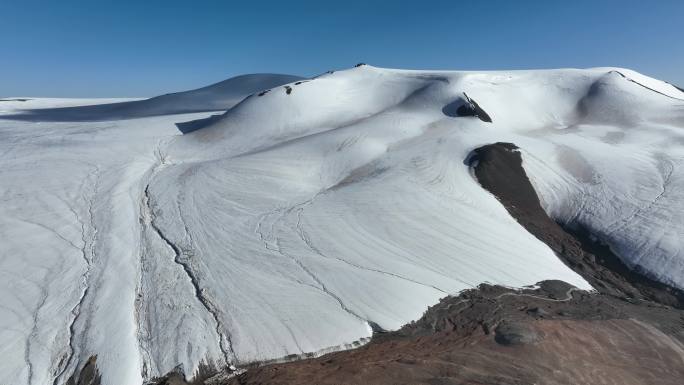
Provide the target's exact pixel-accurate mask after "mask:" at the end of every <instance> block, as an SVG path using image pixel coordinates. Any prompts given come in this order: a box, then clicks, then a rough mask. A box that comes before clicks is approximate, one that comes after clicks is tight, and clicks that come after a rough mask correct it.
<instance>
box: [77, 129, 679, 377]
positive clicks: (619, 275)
mask: <svg viewBox="0 0 684 385" xmlns="http://www.w3.org/2000/svg"><path fill="white" fill-rule="evenodd" d="M472 155H473V156H471V157H470V158H469V160H470V161H471V162H473V163H472V166H473V168H474V171H475V175H476V176H477V178H478V180H479V182H480V183H481V184H482V186H483V187H484V188H485V189H487V190H488V191H490V192H491V193H492V194H494V195H495V196H496V197H497V198H498V199H499V201H500V202H501V203H502V204H503V205H504V206H505V207H506V209H507V210H508V211H509V213H510V214H511V215H512V216H513V217H514V218H516V219H517V220H518V222H519V223H520V224H521V225H522V226H523V227H525V228H526V229H527V230H528V231H529V232H530V233H531V234H533V235H535V236H536V237H537V238H539V239H540V240H541V241H543V242H545V243H546V244H547V245H549V247H551V249H553V250H554V251H555V252H556V253H557V254H558V256H559V257H560V258H561V259H562V260H563V261H564V262H565V263H567V264H568V266H570V267H571V268H573V269H574V270H575V271H577V272H578V273H579V274H581V275H582V276H583V277H584V278H585V279H586V280H587V281H589V282H590V283H591V284H592V285H593V286H594V287H595V288H596V289H597V292H591V293H589V292H583V291H579V290H577V289H575V288H573V287H572V286H570V285H569V284H567V283H565V282H561V281H544V282H541V283H539V284H538V285H537V286H536V287H529V288H525V289H519V290H518V289H511V288H504V287H500V286H492V285H486V284H483V285H481V286H480V287H478V288H477V289H472V290H467V291H465V292H462V293H461V294H460V295H458V296H451V297H446V298H443V299H442V300H441V301H440V302H439V303H438V304H436V305H435V306H433V307H431V308H429V309H428V310H427V311H426V313H425V314H424V315H423V317H422V318H421V319H419V320H418V321H416V322H414V323H411V324H409V325H406V326H404V327H403V328H402V329H400V330H398V331H394V332H390V333H379V334H376V335H375V336H374V337H373V339H372V341H371V342H369V343H368V344H366V345H364V346H362V347H360V348H357V349H354V350H348V351H342V352H336V353H331V354H327V355H325V356H322V357H318V358H313V359H306V360H300V361H294V362H287V363H278V364H269V365H251V366H250V367H246V368H245V367H243V368H240V373H241V374H237V375H233V376H232V377H230V378H227V375H229V373H227V372H226V371H221V370H216V369H213V370H212V369H210V368H209V369H208V368H204V369H203V372H202V373H200V374H198V376H197V378H196V379H195V380H194V381H193V382H192V384H197V385H202V384H205V385H211V384H213V385H226V384H491V385H494V384H507V385H516V384H620V385H622V384H644V385H651V384H672V385H675V384H676V385H680V384H682V383H684V382H683V379H684V311H682V310H681V309H682V308H683V307H684V306H683V305H684V300H683V299H684V295H682V292H681V291H679V290H676V289H674V288H671V287H668V286H666V285H663V284H661V283H659V282H656V281H653V280H651V279H649V278H647V277H644V276H642V275H640V274H638V273H636V272H632V271H630V270H629V269H627V268H626V267H625V265H624V264H622V262H621V261H620V259H619V258H618V256H616V255H614V254H613V253H612V252H611V251H610V249H609V248H608V247H605V246H602V245H599V244H595V243H593V242H591V241H590V240H589V239H590V234H587V233H586V231H584V230H583V229H582V228H581V226H576V227H574V229H568V228H564V227H563V226H561V225H559V224H557V223H556V222H555V221H553V219H551V218H549V217H548V216H547V215H546V213H545V212H544V210H543V209H542V208H541V206H540V204H539V199H538V197H537V194H536V192H535V191H534V189H533V187H532V185H531V184H530V182H529V180H528V178H527V176H526V174H525V171H524V169H523V168H522V162H521V157H520V153H519V152H518V151H517V149H516V147H515V146H514V145H513V144H510V143H496V144H492V145H488V146H483V147H481V148H479V149H477V150H475V151H474V153H473V154H472ZM331 332H334V331H331ZM84 372H86V371H85V370H84ZM217 372H218V374H217V375H214V376H213V377H212V376H211V375H212V374H213V373H217ZM78 384H81V382H78ZM83 384H88V385H91V384H92V385H94V383H83ZM151 384H158V385H161V384H164V385H185V384H186V382H185V381H184V380H183V376H182V374H181V373H170V374H169V375H167V376H165V377H163V378H159V379H156V380H154V381H152V382H151Z"/></svg>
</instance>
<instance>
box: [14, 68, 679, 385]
mask: <svg viewBox="0 0 684 385" xmlns="http://www.w3.org/2000/svg"><path fill="white" fill-rule="evenodd" d="M298 83H299V84H295V83H290V84H289V85H287V86H286V87H281V86H278V87H276V88H273V89H272V90H271V91H270V92H267V93H265V94H262V95H261V96H259V94H258V93H257V94H253V95H252V96H249V97H247V98H246V99H245V100H243V101H242V102H240V103H239V104H237V105H236V106H235V107H233V108H231V109H230V110H228V111H227V112H226V113H225V114H223V115H222V116H220V117H215V118H213V119H209V120H207V121H206V123H204V124H199V125H196V126H195V127H194V128H193V130H194V131H192V132H188V133H187V134H185V135H181V133H180V132H179V130H178V128H177V127H176V123H182V122H186V121H194V120H199V119H202V118H206V117H207V116H208V114H206V113H204V114H201V113H196V114H186V115H162V116H156V117H145V118H135V119H127V120H109V121H101V122H63V121H60V122H51V121H45V120H50V119H48V115H49V113H46V114H43V115H40V114H39V116H44V117H46V118H45V119H43V120H41V119H38V120H36V119H28V120H27V119H19V118H17V117H16V115H17V114H22V113H23V112H22V110H26V109H35V108H46V109H48V108H49V109H52V108H54V107H65V106H69V105H82V104H85V102H84V101H69V100H55V99H33V100H28V101H25V102H20V101H0V118H3V117H4V119H2V120H0V166H1V167H0V180H2V183H1V184H0V245H1V246H0V274H1V275H2V280H0V292H1V293H2V296H1V297H0V307H1V308H2V312H0V358H2V359H0V383H3V384H4V383H8V384H36V385H42V384H51V383H54V384H55V385H59V384H64V383H65V382H66V380H67V379H68V377H69V376H70V375H71V374H72V373H73V372H74V371H77V370H78V369H79V368H81V367H82V366H83V364H84V363H85V362H86V361H87V360H88V358H89V357H91V356H93V355H97V366H98V369H99V370H100V372H101V374H102V382H103V384H107V385H114V384H140V383H143V382H144V381H145V380H147V379H150V378H152V377H154V376H159V375H163V374H165V373H167V372H169V371H170V370H173V369H174V368H177V367H178V368H180V369H181V370H183V371H184V373H186V375H187V376H192V374H193V373H194V372H195V371H196V370H197V368H198V365H199V364H200V362H202V361H204V362H211V363H213V364H216V365H226V364H228V365H230V364H232V365H235V366H240V365H244V364H247V363H250V362H253V361H260V360H269V359H279V358H283V357H286V356H288V355H301V354H304V353H311V352H322V351H327V350H332V349H341V348H345V347H349V346H351V344H353V343H358V342H359V341H363V340H364V339H367V338H368V337H370V336H371V335H372V332H373V330H374V329H385V330H390V329H396V328H399V327H400V326H401V325H403V324H405V323H407V322H410V321H411V320H414V319H417V318H418V317H420V315H421V314H422V313H423V311H425V309H426V308H427V306H429V305H432V304H434V303H436V302H437V301H438V299H439V298H441V297H443V296H445V295H448V294H454V293H457V292H459V291H461V290H463V289H467V288H470V287H473V286H476V285H478V284H479V283H482V282H492V283H497V284H502V285H508V286H522V285H528V284H533V283H535V282H538V281H540V280H544V279H561V280H564V281H567V282H569V283H571V284H573V285H576V286H578V287H580V288H583V289H589V288H590V287H589V285H588V284H587V283H586V282H585V281H584V280H583V279H582V278H581V277H579V276H578V275H577V274H576V273H574V272H573V271H571V270H570V269H569V268H567V267H566V266H565V265H564V264H563V263H562V262H561V261H560V260H559V259H558V258H557V257H556V256H555V255H554V254H553V252H552V251H551V250H550V249H549V248H548V247H547V246H546V245H544V244H543V243H541V242H540V241H538V240H537V239H536V238H534V237H533V236H532V235H530V234H529V233H527V232H526V231H525V230H524V229H523V228H522V227H521V226H519V225H518V223H517V222H516V221H515V220H514V219H512V218H511V217H510V216H509V215H508V214H507V212H506V210H505V209H504V208H503V206H501V205H500V204H499V202H498V201H497V200H496V199H495V198H494V197H493V196H492V195H490V194H489V193H487V192H486V191H485V190H483V189H482V188H481V187H480V186H479V184H478V183H477V181H476V180H475V179H474V178H473V177H472V175H471V173H470V170H469V168H468V166H467V165H466V164H467V162H466V159H467V158H468V156H469V154H470V152H471V151H472V150H473V149H474V148H477V147H479V146H481V145H484V144H488V143H492V142H497V141H508V142H513V143H515V144H516V145H518V146H519V147H520V148H521V152H522V154H523V159H524V166H525V168H526V170H527V173H528V175H529V176H530V178H531V180H532V181H533V183H534V185H535V187H536V188H537V190H538V192H539V194H540V197H541V198H542V200H543V204H544V207H545V208H546V210H547V211H548V212H549V214H550V215H552V216H553V217H554V218H556V219H557V220H559V221H562V222H564V223H567V224H569V225H573V224H577V225H582V226H585V227H586V228H588V229H590V230H591V231H592V232H593V233H595V234H596V235H597V236H598V237H599V238H600V240H601V241H603V242H605V243H607V244H608V245H610V246H611V248H612V249H613V250H614V251H615V252H616V253H617V254H618V255H620V256H621V257H622V258H623V259H624V261H625V262H626V263H627V264H628V265H629V266H631V267H633V268H635V269H640V270H641V271H643V272H645V273H647V274H649V275H650V276H652V277H655V278H657V279H660V280H662V281H663V282H667V283H670V284H672V285H675V286H679V287H684V278H683V277H684V254H683V253H684V252H682V251H680V250H682V249H683V248H682V246H683V245H682V243H684V171H683V170H682V166H683V164H682V163H683V162H684V146H683V145H684V93H682V92H680V91H679V90H677V89H676V88H675V87H673V86H671V85H669V84H667V83H664V82H661V81H658V80H655V79H651V78H648V77H646V76H644V75H641V74H638V73H636V72H633V71H630V70H625V69H618V68H597V69H589V70H574V69H565V70H548V71H512V72H426V71H403V70H389V69H381V68H375V67H371V66H361V67H358V68H354V69H350V70H345V71H338V72H334V73H331V74H325V75H322V76H320V77H317V78H314V79H311V80H309V81H303V82H298ZM255 87H256V86H255ZM268 87H271V85H266V84H264V86H263V87H261V88H268ZM255 89H260V88H259V87H256V88H255ZM288 89H289V92H288ZM464 92H465V93H467V95H468V96H469V97H470V98H472V99H473V100H475V101H476V102H477V103H478V105H479V106H480V107H482V108H483V109H484V110H485V111H486V112H487V114H488V115H489V116H490V117H491V118H492V120H493V122H492V123H486V122H483V121H481V120H479V119H478V118H476V117H458V116H457V115H456V114H455V113H454V111H456V109H457V107H458V106H460V105H462V104H464V103H465V100H466V98H465V96H464V94H463V93H464ZM89 103H97V101H91V102H89ZM155 108H156V107H155ZM156 111H157V110H154V111H152V112H154V113H150V114H149V115H155V114H156ZM175 112H178V111H175ZM140 116H146V115H145V114H144V113H143V114H142V115H140ZM54 120H62V119H54ZM92 120H98V119H92ZM103 120H107V119H103Z"/></svg>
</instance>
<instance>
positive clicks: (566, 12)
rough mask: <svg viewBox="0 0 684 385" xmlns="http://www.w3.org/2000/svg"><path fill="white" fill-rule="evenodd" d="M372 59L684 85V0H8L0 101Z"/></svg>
mask: <svg viewBox="0 0 684 385" xmlns="http://www.w3.org/2000/svg"><path fill="white" fill-rule="evenodd" d="M361 61H363V62H366V63H369V64H372V65H375V66H380V67H394V68H412V69H473V70H476V69H525V68H556V67H579V68H584V67H596V66H619V67H629V68H632V69H635V70H637V71H640V72H643V73H645V74H647V75H651V76H654V77H657V78H660V79H663V80H666V81H669V82H672V83H675V84H679V85H680V86H684V0H660V1H655V0H653V1H646V0H642V1H632V0H620V1H617V0H606V1H601V0H594V1H589V0H572V1H568V0H562V1H560V0H559V1H554V0H539V1H532V0H528V1H526V0H509V1H505V0H501V1H494V0H490V1H486V0H481V1H475V0H472V1H465V0H461V1H459V0H450V1H437V0H435V1H432V0H420V1H419V0H414V1H403V0H393V1H372V0H366V1H356V0H344V1H336V2H334V3H330V4H326V2H325V1H321V0H319V1H294V0H292V1H287V0H281V1H257V0H252V1H248V0H244V1H228V0H225V1H205V0H194V1H190V0H187V1H179V0H166V1H157V0H117V1H100V0H88V1H85V0H78V1H77V0H43V1H34V0H0V96H63V97H76V96H77V97H107V96H111V97H115V96H153V95H156V94H160V93H166V92H170V91H180V90H185V89H190V88H196V87H200V86H204V85H208V84H210V83H214V82H217V81H220V80H224V79H226V78H229V77H231V76H235V75H238V74H243V73H254V72H275V73H289V74H295V75H302V76H313V75H316V74H319V73H321V72H325V71H326V70H329V69H339V68H346V67H350V66H353V65H354V64H356V63H357V62H361Z"/></svg>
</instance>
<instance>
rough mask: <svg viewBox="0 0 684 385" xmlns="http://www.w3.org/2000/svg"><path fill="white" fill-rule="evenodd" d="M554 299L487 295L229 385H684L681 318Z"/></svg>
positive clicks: (597, 300)
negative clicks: (349, 347) (356, 344)
mask: <svg viewBox="0 0 684 385" xmlns="http://www.w3.org/2000/svg"><path fill="white" fill-rule="evenodd" d="M549 284H550V285H565V287H566V288H567V287H569V286H568V285H567V284H564V283H561V282H558V281H556V282H547V283H546V285H549ZM532 296H538V297H539V298H536V297H532ZM551 297H554V294H553V293H549V292H547V291H546V290H544V289H537V290H524V291H514V290H511V289H506V288H502V287H497V286H486V285H485V286H481V287H480V288H479V289H477V290H471V291H468V292H465V293H463V294H462V295H460V296H458V297H450V298H446V299H445V300H443V301H442V302H440V303H439V304H438V305H436V306H434V307H432V308H431V309H430V310H428V312H427V313H426V314H425V316H424V317H423V318H422V319H421V320H419V321H418V322H416V323H414V324H410V325H407V326H406V327H404V328H403V329H401V330H399V331H397V332H393V333H389V334H386V335H380V336H378V337H377V338H375V339H374V340H373V341H372V342H371V343H369V344H368V345H366V346H363V347H361V348H358V349H356V350H353V351H344V352H338V353H332V354H328V355H326V356H323V357H319V358H316V359H310V360H304V361H297V362H291V363H284V364H275V365H267V366H263V367H255V368H251V369H248V370H247V372H245V373H243V374H241V375H239V376H237V377H234V378H232V379H231V380H230V381H229V382H227V383H228V384H511V385H512V384H672V385H674V384H681V381H682V378H684V345H682V338H683V337H684V334H682V330H684V329H683V326H682V322H683V320H682V318H681V315H680V313H679V312H678V311H676V310H673V309H671V308H667V307H663V306H661V305H655V304H652V303H639V304H631V303H629V302H624V301H621V300H619V299H616V298H614V297H610V296H606V295H601V294H589V293H585V292H571V293H570V298H569V299H568V300H566V301H559V300H553V299H552V298H551ZM654 324H655V325H658V326H657V327H656V326H653V325H654ZM662 330H667V331H668V332H667V333H666V332H663V331H662Z"/></svg>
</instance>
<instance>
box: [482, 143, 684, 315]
mask: <svg viewBox="0 0 684 385" xmlns="http://www.w3.org/2000/svg"><path fill="white" fill-rule="evenodd" d="M470 161H471V162H472V164H473V168H474V171H475V175H476V176H477V179H478V181H479V182H480V184H481V185H482V187H484V188H485V189H487V190H488V191H489V192H491V193H492V194H494V195H495V196H496V197H497V199H499V201H500V202H501V203H502V204H503V205H504V207H506V209H507V210H508V212H509V213H510V214H511V216H513V217H514V218H515V219H516V220H517V221H518V222H519V223H520V224H521V225H522V226H523V227H525V229H527V231H529V232H530V233H532V234H533V235H534V236H536V237H537V238H539V240H541V241H542V242H544V243H546V244H547V245H548V246H549V247H550V248H551V249H552V250H554V251H555V252H556V253H557V254H558V255H559V257H560V258H561V259H563V260H564V261H565V262H566V263H567V264H568V265H569V266H570V267H571V268H572V269H574V270H575V271H577V272H578V273H579V274H580V275H582V277H583V278H584V279H586V280H587V281H588V282H589V283H591V284H592V286H593V287H594V288H595V289H596V290H598V291H600V292H602V293H607V294H612V295H616V296H621V297H629V298H647V299H650V300H653V301H656V302H660V303H664V304H667V305H671V306H677V307H679V308H684V293H682V291H681V290H677V289H675V288H672V287H669V286H667V285H665V284H662V283H660V282H657V281H654V280H652V279H649V278H647V277H645V276H643V275H641V274H639V273H637V272H634V271H631V270H630V269H628V268H627V266H625V264H624V263H622V261H621V260H620V258H619V257H618V256H616V255H615V254H613V253H612V252H611V250H610V249H609V248H608V247H605V246H602V245H599V244H596V243H594V242H593V241H592V240H591V237H590V234H587V233H586V232H585V231H584V230H583V229H581V228H579V229H574V230H570V229H564V228H563V227H561V226H560V225H559V224H557V223H556V222H554V221H553V220H552V219H551V218H549V216H548V215H547V214H546V212H545V211H544V209H543V208H542V207H541V204H540V203H539V198H538V196H537V193H536V192H535V190H534V188H533V187H532V184H531V183H530V181H529V179H528V178H527V175H526V173H525V170H524V169H523V167H522V158H521V156H520V153H519V152H518V151H517V147H516V146H515V145H514V144H511V143H495V144H491V145H486V146H483V147H481V148H478V149H476V150H475V151H474V156H471V157H470Z"/></svg>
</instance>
